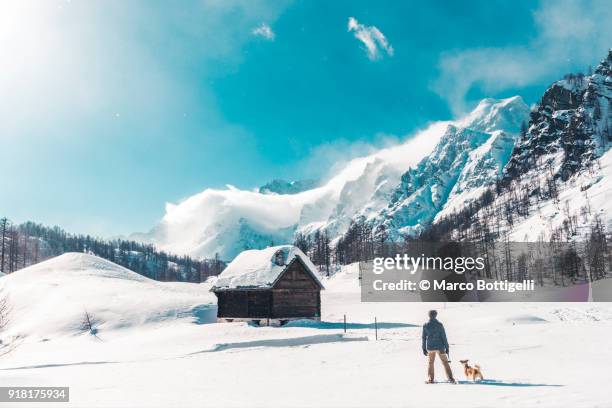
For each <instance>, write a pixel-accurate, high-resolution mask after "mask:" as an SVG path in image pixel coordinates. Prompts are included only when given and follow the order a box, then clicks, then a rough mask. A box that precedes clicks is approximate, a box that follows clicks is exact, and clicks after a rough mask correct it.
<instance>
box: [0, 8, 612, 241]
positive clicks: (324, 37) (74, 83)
mask: <svg viewBox="0 0 612 408" xmlns="http://www.w3.org/2000/svg"><path fill="white" fill-rule="evenodd" d="M351 17H352V18H353V20H352V21H353V23H352V25H349V19H350V18H351ZM610 21H612V12H611V11H610V7H609V3H607V1H605V0H602V1H570V0H561V1H551V2H546V1H544V2H539V3H538V2H535V1H513V2H508V1H465V2H455V1H440V0H437V1H436V0H434V1H423V2H417V1H409V2H397V1H376V2H365V1H334V2H328V1H279V2H273V1H268V2H257V1H246V0H244V1H219V0H209V1H206V0H200V1H196V2H189V1H184V2H180V3H171V2H163V1H154V2H145V1H142V2H138V1H130V2H123V1H98V2H80V1H74V0H73V1H65V0H61V1H60V0H49V1H47V2H32V3H29V2H27V1H19V2H13V3H8V2H4V3H3V4H2V6H0V46H1V47H2V53H0V63H1V66H2V69H0V89H1V90H2V92H1V96H0V174H1V175H2V176H1V179H2V184H1V186H0V215H6V216H8V217H9V218H11V219H13V220H15V221H18V222H20V221H24V220H27V219H30V220H35V221H39V222H43V223H46V224H59V225H61V226H63V227H65V228H67V229H69V230H71V231H75V232H86V233H92V234H98V235H102V236H111V235H115V234H129V233H130V232H134V231H144V230H148V229H149V228H150V227H151V226H153V225H154V224H155V222H156V221H157V220H158V219H159V218H161V216H162V215H163V212H164V204H165V202H168V201H170V202H176V201H179V200H180V199H181V198H184V197H187V196H189V195H192V194H194V193H196V192H198V191H201V190H203V189H204V188H207V187H222V186H224V185H225V184H232V185H236V186H238V187H242V188H252V187H256V186H258V185H261V184H263V183H265V182H266V181H268V180H270V179H272V178H277V177H281V178H286V179H297V178H310V177H322V176H324V175H325V174H326V172H327V171H329V168H330V167H331V166H332V165H333V164H334V163H336V162H338V161H342V160H346V159H348V158H350V157H351V156H354V155H357V154H360V153H364V152H366V151H367V150H368V149H371V148H372V147H376V146H379V145H381V144H384V143H389V141H393V140H401V139H403V138H405V137H408V136H409V135H410V133H411V132H413V131H414V130H415V129H417V128H419V127H422V126H424V125H425V124H426V123H428V122H429V121H432V120H441V119H449V118H452V117H454V116H456V115H458V114H460V113H461V112H464V111H466V110H468V109H470V108H471V107H472V106H473V105H474V104H475V103H476V102H477V101H478V100H479V99H480V98H483V97H507V96H512V95H515V94H519V95H522V96H523V97H524V98H525V100H526V101H527V102H529V103H534V102H536V101H537V98H538V96H539V95H540V94H541V93H542V91H543V90H544V89H545V88H546V86H547V85H548V84H549V83H550V82H552V81H554V80H555V79H557V78H559V77H560V76H561V75H563V74H564V73H566V72H571V71H577V70H583V71H584V70H586V67H587V66H588V65H589V64H591V65H596V64H597V62H598V61H599V59H601V58H602V57H603V56H604V54H605V52H606V50H607V49H608V48H609V47H610V46H612V28H611V27H610V24H609V22H610ZM349 28H350V29H349ZM368 45H369V46H370V48H369V49H368Z"/></svg>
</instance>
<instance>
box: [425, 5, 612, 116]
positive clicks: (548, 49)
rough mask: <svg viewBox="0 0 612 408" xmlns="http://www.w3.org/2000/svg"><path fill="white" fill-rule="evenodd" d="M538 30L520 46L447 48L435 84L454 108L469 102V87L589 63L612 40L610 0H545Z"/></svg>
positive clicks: (515, 82) (513, 82) (499, 84)
mask: <svg viewBox="0 0 612 408" xmlns="http://www.w3.org/2000/svg"><path fill="white" fill-rule="evenodd" d="M533 18H534V23H535V25H536V30H537V34H536V36H535V37H534V38H533V39H532V40H531V41H530V42H529V43H527V44H526V45H524V46H508V47H498V48H473V49H467V50H461V51H456V52H449V53H445V54H443V55H442V56H441V57H440V60H439V71H440V73H439V76H438V78H437V79H436V81H435V82H434V83H433V89H434V90H435V92H437V93H438V94H439V95H440V96H441V97H442V98H444V99H446V100H447V101H448V103H449V105H450V107H451V109H452V110H453V111H454V113H456V114H458V113H463V112H465V111H466V110H467V108H468V106H467V105H468V101H466V95H467V94H468V92H469V91H470V90H471V89H473V88H479V89H481V90H483V91H485V92H487V93H491V92H499V91H503V90H505V89H508V88H511V87H523V86H528V85H533V84H536V83H541V82H542V81H543V80H551V79H550V78H554V77H555V76H557V75H559V74H560V72H559V71H560V70H562V69H563V67H568V66H574V67H575V66H576V64H581V65H585V66H586V65H587V64H589V63H593V62H595V61H598V59H599V58H601V57H603V56H604V54H605V52H606V51H607V49H608V48H609V47H610V45H611V44H612V24H610V21H612V7H610V2H609V1H608V0H592V1H586V0H584V1H583V0H558V1H552V0H543V1H541V3H540V4H539V6H538V8H537V10H536V11H535V12H534V15H533Z"/></svg>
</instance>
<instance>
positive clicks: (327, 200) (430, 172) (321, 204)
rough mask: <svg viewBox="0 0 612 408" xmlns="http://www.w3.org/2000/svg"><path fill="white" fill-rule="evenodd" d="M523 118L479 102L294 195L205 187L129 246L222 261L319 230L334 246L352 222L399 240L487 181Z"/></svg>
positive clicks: (522, 110)
mask: <svg viewBox="0 0 612 408" xmlns="http://www.w3.org/2000/svg"><path fill="white" fill-rule="evenodd" d="M528 111H529V110H528V108H527V106H526V105H525V103H524V102H523V101H522V99H521V98H520V97H513V98H509V99H504V100H494V99H485V100H483V101H482V102H481V103H480V104H479V105H478V106H477V108H476V109H475V110H474V111H472V112H471V113H470V114H468V115H467V116H465V117H463V118H461V119H459V120H457V121H447V122H435V123H432V124H431V125H429V126H428V127H427V128H426V129H424V130H422V131H420V132H417V133H416V134H415V135H413V136H412V137H410V138H408V139H407V141H405V142H404V143H401V144H398V145H395V146H392V147H387V148H384V149H380V150H378V151H376V152H375V153H373V154H370V155H368V156H364V157H359V158H356V159H353V160H351V161H349V162H348V163H346V165H345V166H344V167H343V168H341V170H340V171H338V172H337V173H336V174H335V175H333V177H331V178H329V179H328V180H327V181H326V182H322V183H320V185H319V186H318V187H316V188H311V189H308V190H305V191H301V192H295V193H293V192H292V193H293V194H279V193H278V192H275V194H270V190H269V189H267V191H265V192H261V191H251V190H240V189H237V188H235V187H233V186H228V187H227V188H226V189H223V190H217V189H206V190H204V191H203V192H201V193H199V194H196V195H194V196H192V197H189V198H187V199H186V200H184V201H182V202H180V203H179V204H168V205H167V207H166V215H165V216H164V217H163V219H162V220H161V222H160V223H159V224H158V225H157V226H156V227H155V228H154V229H153V230H152V231H151V232H149V233H148V234H144V235H139V236H138V238H139V239H146V240H148V241H150V242H153V243H155V244H156V245H157V246H158V247H160V248H161V249H164V250H167V251H170V252H173V253H181V254H190V255H193V256H209V257H210V256H214V254H215V253H218V254H219V255H220V256H221V257H222V258H224V259H231V258H233V257H234V256H235V255H237V254H238V253H239V252H240V251H242V250H244V249H249V248H262V247H266V246H269V245H270V244H272V243H274V244H281V243H288V242H292V241H293V237H294V235H295V233H296V232H301V233H304V234H311V233H314V232H315V231H317V230H325V231H327V232H328V234H329V236H330V238H332V239H334V238H337V237H339V236H341V235H342V234H343V233H344V232H346V230H347V229H348V227H349V225H350V224H351V222H352V221H354V220H367V222H370V223H373V224H376V225H380V224H384V225H386V226H388V227H389V228H390V229H391V230H392V233H394V234H395V235H398V236H399V235H400V234H403V233H406V232H410V231H418V230H419V229H420V228H423V226H425V225H427V224H428V223H430V222H431V221H433V220H434V218H435V217H436V215H437V214H438V213H439V212H440V211H442V210H443V209H445V208H450V207H451V206H454V205H457V204H456V203H457V202H459V201H465V200H466V199H469V198H470V197H471V196H472V195H477V193H478V191H479V189H481V188H482V187H483V186H486V185H488V184H490V183H492V182H493V181H494V180H495V178H496V176H497V174H498V173H499V172H500V171H501V170H500V169H501V168H502V167H503V165H504V164H505V159H506V158H507V157H508V156H509V154H510V152H511V150H512V146H513V144H514V140H515V139H516V137H517V135H518V132H519V129H520V125H521V123H522V122H523V121H525V120H527V117H528Z"/></svg>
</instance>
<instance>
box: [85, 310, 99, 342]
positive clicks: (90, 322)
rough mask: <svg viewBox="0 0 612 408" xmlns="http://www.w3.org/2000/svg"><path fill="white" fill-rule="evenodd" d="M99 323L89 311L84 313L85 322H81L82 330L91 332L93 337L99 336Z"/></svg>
mask: <svg viewBox="0 0 612 408" xmlns="http://www.w3.org/2000/svg"><path fill="white" fill-rule="evenodd" d="M97 325H98V322H97V321H96V319H94V318H93V317H92V316H91V315H90V314H89V312H88V311H87V310H85V312H84V313H83V320H82V321H81V330H82V331H86V332H89V334H91V335H92V336H96V335H97V334H98V328H97V327H96V326H97Z"/></svg>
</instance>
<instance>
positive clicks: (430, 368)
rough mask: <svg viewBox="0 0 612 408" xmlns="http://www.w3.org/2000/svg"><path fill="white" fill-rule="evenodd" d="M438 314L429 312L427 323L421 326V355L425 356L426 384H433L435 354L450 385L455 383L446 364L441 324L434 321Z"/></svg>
mask: <svg viewBox="0 0 612 408" xmlns="http://www.w3.org/2000/svg"><path fill="white" fill-rule="evenodd" d="M436 316H438V312H436V311H435V310H430V311H429V321H428V322H427V323H425V324H424V325H423V354H425V356H427V364H428V365H427V377H428V379H427V384H433V382H434V360H435V358H436V354H438V356H440V360H441V361H442V365H443V366H444V370H445V371H446V377H447V378H448V381H449V382H450V383H453V384H454V383H455V379H454V378H453V372H452V371H451V368H450V365H449V364H448V357H447V355H448V341H447V340H446V332H445V331H444V326H442V323H440V322H439V321H438V319H436Z"/></svg>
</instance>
